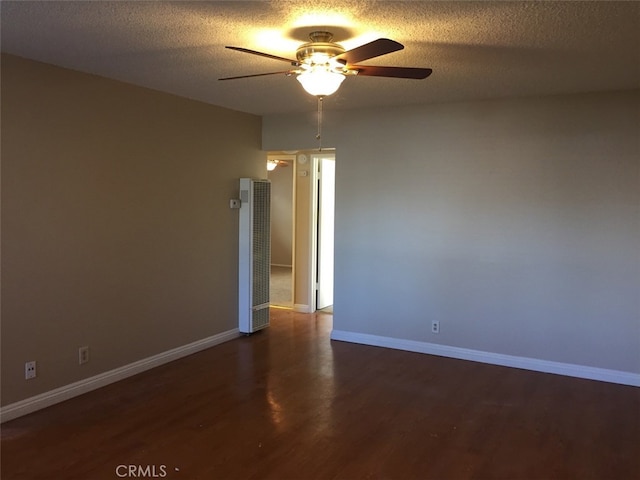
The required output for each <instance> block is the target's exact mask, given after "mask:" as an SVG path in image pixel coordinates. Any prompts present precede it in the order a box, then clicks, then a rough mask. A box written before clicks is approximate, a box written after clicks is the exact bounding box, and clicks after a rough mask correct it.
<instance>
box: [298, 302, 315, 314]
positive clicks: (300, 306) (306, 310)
mask: <svg viewBox="0 0 640 480" xmlns="http://www.w3.org/2000/svg"><path fill="white" fill-rule="evenodd" d="M293 311H294V312H298V313H313V312H312V311H311V305H304V304H302V303H296V304H295V305H294V306H293Z"/></svg>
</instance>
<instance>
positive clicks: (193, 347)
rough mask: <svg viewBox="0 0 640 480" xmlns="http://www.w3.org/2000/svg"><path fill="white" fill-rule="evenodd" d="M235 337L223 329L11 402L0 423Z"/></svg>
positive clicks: (0, 412)
mask: <svg viewBox="0 0 640 480" xmlns="http://www.w3.org/2000/svg"><path fill="white" fill-rule="evenodd" d="M239 335H240V332H239V331H238V329H237V328H234V329H232V330H227V331H226V332H222V333H219V334H217V335H213V336H211V337H207V338H203V339H201V340H197V341H195V342H193V343H189V344H187V345H183V346H181V347H177V348H174V349H171V350H167V351H166V352H162V353H159V354H157V355H153V356H151V357H147V358H144V359H142V360H138V361H137V362H134V363H130V364H128V365H124V366H122V367H119V368H116V369H114V370H109V371H108V372H104V373H100V374H98V375H95V376H93V377H89V378H85V379H83V380H80V381H77V382H74V383H71V384H69V385H65V386H63V387H59V388H56V389H54V390H50V391H48V392H44V393H41V394H39V395H36V396H34V397H29V398H26V399H24V400H20V401H19V402H15V403H11V404H9V405H6V406H4V407H2V408H0V423H4V422H6V421H8V420H12V419H14V418H18V417H21V416H23V415H27V414H29V413H32V412H35V411H37V410H41V409H43V408H46V407H49V406H51V405H55V404H56V403H60V402H63V401H65V400H69V399H70V398H73V397H77V396H78V395H82V394H84V393H87V392H90V391H92V390H96V389H98V388H100V387H104V386H106V385H109V384H111V383H115V382H117V381H119V380H124V379H125V378H127V377H131V376H133V375H136V374H138V373H142V372H144V371H146V370H150V369H152V368H155V367H159V366H160V365H163V364H165V363H169V362H172V361H174V360H178V359H180V358H182V357H186V356H187V355H192V354H194V353H196V352H199V351H201V350H205V349H207V348H210V347H213V346H215V345H219V344H220V343H224V342H227V341H229V340H233V339H234V338H237V337H238V336H239Z"/></svg>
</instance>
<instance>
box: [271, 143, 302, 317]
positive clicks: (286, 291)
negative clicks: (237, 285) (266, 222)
mask: <svg viewBox="0 0 640 480" xmlns="http://www.w3.org/2000/svg"><path fill="white" fill-rule="evenodd" d="M267 159H268V164H269V162H272V165H273V166H274V168H273V169H272V170H268V171H267V178H268V179H269V180H270V182H271V276H270V281H269V290H270V301H269V303H270V304H271V305H272V306H275V307H286V308H292V307H293V277H294V238H293V237H294V235H293V231H294V207H295V205H294V198H295V196H294V180H295V176H294V170H295V155H268V157H267ZM274 162H277V164H276V163H274Z"/></svg>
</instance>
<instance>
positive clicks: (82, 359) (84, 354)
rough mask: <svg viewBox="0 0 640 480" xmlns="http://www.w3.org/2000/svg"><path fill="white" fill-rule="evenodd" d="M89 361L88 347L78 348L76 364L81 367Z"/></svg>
mask: <svg viewBox="0 0 640 480" xmlns="http://www.w3.org/2000/svg"><path fill="white" fill-rule="evenodd" d="M88 361H89V347H80V348H79V349H78V364H79V365H82V364H83V363H87V362H88Z"/></svg>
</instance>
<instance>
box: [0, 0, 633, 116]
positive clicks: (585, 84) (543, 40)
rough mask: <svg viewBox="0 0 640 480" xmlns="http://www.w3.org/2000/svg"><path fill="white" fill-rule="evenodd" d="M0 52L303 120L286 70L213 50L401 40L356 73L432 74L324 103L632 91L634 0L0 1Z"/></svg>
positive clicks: (300, 96) (383, 81) (301, 100)
mask: <svg viewBox="0 0 640 480" xmlns="http://www.w3.org/2000/svg"><path fill="white" fill-rule="evenodd" d="M0 9H1V10H0V15H1V19H2V25H1V26H2V37H1V40H2V44H1V46H2V50H3V51H5V52H8V53H12V54H15V55H19V56H22V57H26V58H31V59H34V60H38V61H42V62H47V63H51V64H55V65H60V66H63V67H67V68H71V69H75V70H80V71H83V72H89V73H94V74H97V75H101V76H104V77H109V78H113V79H117V80H121V81H124V82H128V83H132V84H136V85H142V86H146V87H150V88H153V89H157V90H161V91H165V92H170V93H174V94H176V95H181V96H184V97H188V98H193V99H197V100H201V101H204V102H208V103H212V104H215V105H221V106H224V107H228V108H232V109H235V110H240V111H245V112H251V113H255V114H260V115H263V114H274V113H287V112H300V111H309V110H313V109H314V108H315V99H314V98H313V97H311V96H309V95H308V94H306V93H304V91H303V90H302V88H301V87H300V85H299V84H298V82H296V80H295V79H294V78H293V77H286V76H284V75H282V76H280V75H277V76H267V77H257V78H248V79H242V80H233V81H226V82H219V81H218V80H217V79H218V78H220V77H226V76H234V75H246V74H254V73H262V72H273V71H280V70H286V69H287V67H288V66H287V64H286V63H284V62H279V61H276V60H271V59H266V58H262V57H258V56H254V55H249V54H246V53H240V52H236V51H232V50H228V49H225V48H224V46H225V45H234V46H241V47H246V48H249V49H253V50H260V51H263V52H268V53H272V54H275V55H278V56H284V57H295V49H296V48H297V46H298V45H300V44H301V43H304V42H306V41H307V36H308V34H309V32H311V31H313V30H316V29H318V27H322V29H327V30H330V31H332V32H333V33H334V34H335V38H334V40H335V41H337V42H339V43H342V44H343V45H344V46H345V47H346V48H347V49H349V48H353V47H355V46H358V45H360V44H363V43H366V42H368V41H371V40H374V39H376V38H381V37H387V38H391V39H394V40H396V41H399V42H400V43H403V44H404V45H405V49H404V50H402V51H399V52H395V53H391V54H389V55H386V56H383V57H379V58H376V59H373V60H369V61H368V62H363V63H365V64H372V65H385V66H416V67H429V68H433V71H434V73H433V75H432V76H431V77H429V78H428V79H426V80H405V79H387V78H378V77H349V78H347V79H346V80H345V82H344V83H343V84H342V87H341V88H340V90H339V91H338V93H336V94H335V95H333V96H331V97H329V98H327V100H326V102H325V106H326V108H332V109H347V108H366V107H374V106H389V105H406V104H424V103H431V102H443V101H446V102H450V101H464V100H472V99H487V98H498V97H513V96H530V95H546V94H559V93H574V92H589V91H602V90H620V89H630V88H640V3H639V2H580V1H577V2H541V1H536V2H515V1H514V2H492V1H482V2H421V1H410V2H386V1H381V2H377V1H371V0H366V1H353V2H340V1H329V2H326V1H320V0H316V1H270V2H266V1H259V2H245V1H230V2H218V1H213V2H183V1H178V2H176V1H173V2H164V1H158V2H149V1H140V2H134V1H126V2H124V1H122V2H108V1H82V2H75V1H62V2H58V1H47V2H33V1H18V2H14V1H6V0H3V1H2V3H1V4H0Z"/></svg>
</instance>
